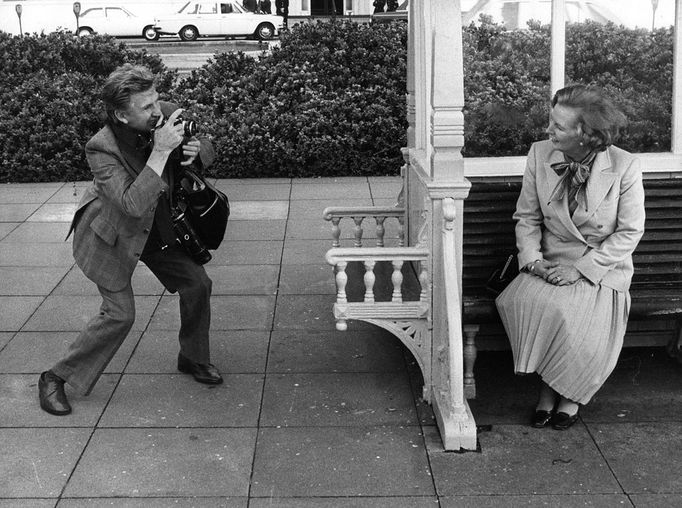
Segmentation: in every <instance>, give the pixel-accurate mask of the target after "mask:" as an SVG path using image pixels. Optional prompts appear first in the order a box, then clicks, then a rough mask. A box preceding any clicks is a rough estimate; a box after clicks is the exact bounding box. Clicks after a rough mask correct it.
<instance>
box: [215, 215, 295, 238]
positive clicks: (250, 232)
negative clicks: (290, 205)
mask: <svg viewBox="0 0 682 508" xmlns="http://www.w3.org/2000/svg"><path fill="white" fill-rule="evenodd" d="M286 228H287V221H285V220H233V219H232V218H230V220H229V221H228V223H227V230H226V231H225V239H224V240H223V241H224V242H232V241H234V240H284V231H285V229H286Z"/></svg>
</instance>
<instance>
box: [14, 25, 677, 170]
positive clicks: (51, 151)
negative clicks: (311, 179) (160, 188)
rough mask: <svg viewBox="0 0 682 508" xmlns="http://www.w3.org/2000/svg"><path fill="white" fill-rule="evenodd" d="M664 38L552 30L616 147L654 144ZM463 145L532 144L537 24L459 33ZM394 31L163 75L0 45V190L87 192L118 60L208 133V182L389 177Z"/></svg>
mask: <svg viewBox="0 0 682 508" xmlns="http://www.w3.org/2000/svg"><path fill="white" fill-rule="evenodd" d="M672 35H673V34H672V28H669V29H657V30H656V31H654V32H649V31H646V30H631V29H625V28H622V27H616V26H614V25H612V24H607V25H601V24H597V23H591V22H586V23H579V24H569V25H568V26H567V35H566V41H567V52H566V54H567V63H566V69H567V76H568V77H567V82H571V81H578V82H585V83H597V84H600V85H602V86H604V87H605V88H606V89H607V90H608V91H609V93H610V94H611V95H612V96H613V97H614V99H615V100H616V102H618V103H619V104H620V105H621V106H622V107H623V109H624V110H625V112H626V113H627V115H628V117H629V118H630V120H631V124H630V127H629V129H628V131H627V132H626V133H625V135H624V137H623V139H622V140H621V142H620V143H619V145H620V146H622V147H623V148H625V149H628V150H630V151H634V152H646V151H665V150H669V147H670V123H671V108H672V106H671V101H672V41H673V37H672ZM463 37H464V71H465V73H464V85H465V108H464V115H465V147H464V149H463V154H464V155H465V156H466V157H472V156H497V155H525V153H526V152H527V150H528V147H529V145H530V143H532V142H533V141H535V140H537V139H541V138H543V137H544V136H545V134H544V129H545V126H546V123H547V115H548V107H549V105H548V98H549V41H550V32H549V27H548V26H544V25H539V24H530V25H529V27H528V29H526V30H516V31H506V30H504V27H503V26H501V25H499V24H495V23H493V22H492V21H491V20H490V19H486V18H482V20H481V23H479V24H477V25H473V24H472V25H470V26H468V27H465V28H464V30H463ZM405 48H406V26H405V24H404V23H399V22H398V23H381V24H372V25H367V24H357V23H353V22H348V21H333V22H316V23H308V24H299V25H296V26H295V27H293V29H292V30H290V31H289V32H286V33H284V34H282V37H281V45H280V47H279V48H275V49H274V50H273V51H272V53H271V54H269V55H267V56H266V55H263V56H261V57H260V58H251V57H249V56H246V55H245V54H243V53H220V54H217V55H215V56H214V57H213V58H211V59H210V60H209V62H208V63H207V64H206V65H205V66H203V67H202V68H200V69H198V70H196V71H193V72H192V73H191V74H190V75H188V76H185V77H183V78H179V77H178V75H177V73H176V72H175V71H171V70H169V69H167V68H166V67H165V66H164V65H163V63H162V61H161V59H160V57H159V56H158V55H152V54H149V53H147V52H146V51H144V50H142V51H132V50H130V49H128V48H127V47H126V46H125V45H124V44H122V43H118V42H116V41H115V40H114V39H112V38H110V37H106V36H94V37H87V38H77V37H74V36H73V35H72V34H70V33H55V34H50V35H40V36H32V37H16V36H15V37H12V36H10V35H8V34H5V33H2V32H0V65H1V66H2V69H3V72H2V73H0V133H2V139H1V140H0V143H1V144H0V181H2V182H29V181H64V180H78V179H83V180H86V179H89V178H90V171H89V168H88V167H87V163H86V161H85V158H84V154H83V146H84V144H85V143H86V142H87V140H88V139H89V138H90V137H91V136H92V135H93V134H94V133H95V132H96V130H97V129H99V127H100V126H101V125H102V115H101V106H100V102H99V99H98V95H99V90H100V89H101V85H102V83H103V80H104V78H105V77H106V76H107V75H108V74H109V73H110V72H111V71H112V70H113V69H114V68H115V67H117V66H118V65H120V64H121V63H123V62H135V63H142V64H144V65H147V66H149V67H150V68H151V69H152V70H153V71H154V72H155V73H156V74H157V75H158V76H159V86H158V89H159V92H160V93H161V95H162V97H163V98H166V99H171V100H174V101H176V102H179V103H180V104H181V105H182V106H183V107H185V108H187V109H188V113H187V114H188V115H190V116H193V117H194V118H195V119H196V120H197V122H198V123H199V125H200V128H201V129H202V130H203V131H204V132H205V133H207V134H209V135H211V136H213V139H214V143H215V145H216V149H217V152H218V155H219V157H218V159H217V160H218V162H217V164H216V165H215V166H214V167H213V168H212V170H211V174H212V175H213V176H217V177H281V176H286V177H299V176H347V175H383V174H397V172H398V168H399V167H400V166H401V164H402V156H401V152H400V148H401V147H402V146H404V145H405V142H406V141H405V130H406V123H405V97H404V94H405V89H406V84H405V78H406V49H405Z"/></svg>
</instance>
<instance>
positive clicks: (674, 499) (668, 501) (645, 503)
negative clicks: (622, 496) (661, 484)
mask: <svg viewBox="0 0 682 508" xmlns="http://www.w3.org/2000/svg"><path fill="white" fill-rule="evenodd" d="M630 500H631V501H632V503H633V504H634V505H635V506H636V507H637V508H679V507H680V506H682V494H630Z"/></svg>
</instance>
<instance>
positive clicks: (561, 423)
mask: <svg viewBox="0 0 682 508" xmlns="http://www.w3.org/2000/svg"><path fill="white" fill-rule="evenodd" d="M577 421H578V412H576V413H575V414H574V415H569V414H568V413H564V412H563V411H561V412H559V413H557V414H555V415H554V416H552V421H551V423H552V428H553V429H554V430H566V429H568V428H570V427H571V426H572V425H573V424H574V423H575V422H577Z"/></svg>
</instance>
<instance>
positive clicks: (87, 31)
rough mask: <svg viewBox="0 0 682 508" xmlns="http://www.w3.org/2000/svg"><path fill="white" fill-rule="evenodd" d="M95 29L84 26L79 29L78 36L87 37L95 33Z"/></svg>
mask: <svg viewBox="0 0 682 508" xmlns="http://www.w3.org/2000/svg"><path fill="white" fill-rule="evenodd" d="M94 33H95V32H94V30H93V29H92V28H90V27H87V26H82V27H80V28H79V29H78V37H87V36H89V35H92V34H94Z"/></svg>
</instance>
